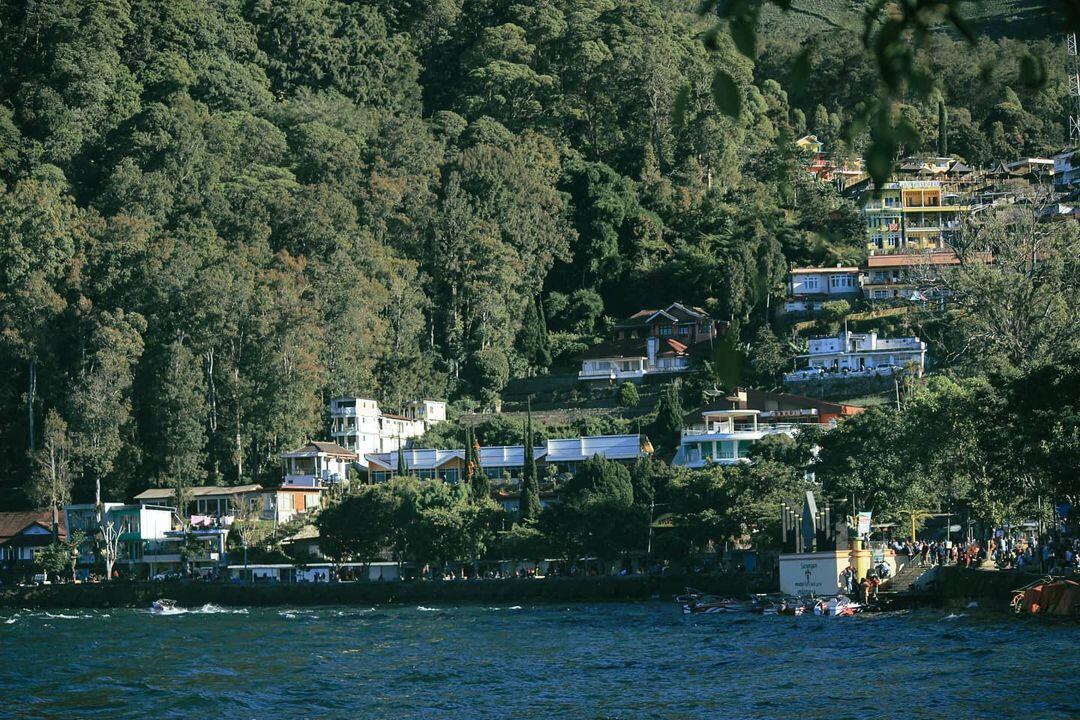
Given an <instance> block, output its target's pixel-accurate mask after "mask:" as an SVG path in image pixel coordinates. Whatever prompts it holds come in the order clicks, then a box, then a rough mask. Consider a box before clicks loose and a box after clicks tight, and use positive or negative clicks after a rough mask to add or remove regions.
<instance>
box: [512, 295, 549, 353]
mask: <svg viewBox="0 0 1080 720" xmlns="http://www.w3.org/2000/svg"><path fill="white" fill-rule="evenodd" d="M518 348H519V349H520V350H521V354H522V355H523V356H524V357H525V362H526V363H528V365H529V369H530V370H533V371H536V370H539V369H542V368H547V367H548V366H550V365H551V347H550V345H549V343H548V333H547V323H546V322H545V320H544V309H543V306H542V305H541V304H540V303H539V302H537V299H536V297H535V296H533V297H530V298H529V301H528V302H527V303H526V304H525V317H524V318H523V320H522V323H521V332H520V333H519V334H518Z"/></svg>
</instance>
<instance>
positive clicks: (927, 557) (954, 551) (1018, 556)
mask: <svg viewBox="0 0 1080 720" xmlns="http://www.w3.org/2000/svg"><path fill="white" fill-rule="evenodd" d="M888 545H889V547H890V548H891V549H892V550H893V551H894V552H896V554H897V555H906V556H908V557H909V558H911V560H910V561H911V562H912V563H914V564H915V565H916V566H917V567H931V566H933V565H959V566H961V567H969V568H970V567H980V566H981V565H982V564H983V563H984V562H985V561H987V559H989V560H990V561H992V562H993V563H994V566H995V567H997V568H999V569H1002V570H1022V571H1025V572H1045V573H1051V574H1055V575H1060V574H1080V538H1071V537H1066V536H1063V535H1061V534H1060V533H1051V534H1045V535H1042V536H1041V537H1033V536H1032V537H1029V536H1024V535H1008V534H1005V533H999V534H997V535H996V536H995V537H993V538H991V539H990V540H989V541H987V542H983V541H980V540H971V541H965V542H951V541H946V540H918V541H915V542H912V541H910V540H904V541H900V540H893V541H891V542H890V543H888Z"/></svg>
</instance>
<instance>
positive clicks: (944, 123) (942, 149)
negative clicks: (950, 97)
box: [937, 100, 949, 157]
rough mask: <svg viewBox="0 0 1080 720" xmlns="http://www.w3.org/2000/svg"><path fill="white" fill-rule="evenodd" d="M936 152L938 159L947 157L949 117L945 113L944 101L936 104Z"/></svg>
mask: <svg viewBox="0 0 1080 720" xmlns="http://www.w3.org/2000/svg"><path fill="white" fill-rule="evenodd" d="M937 145H938V148H937V151H938V157H948V156H949V116H948V114H946V111H945V101H944V100H938V104H937Z"/></svg>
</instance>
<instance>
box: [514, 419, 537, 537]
mask: <svg viewBox="0 0 1080 720" xmlns="http://www.w3.org/2000/svg"><path fill="white" fill-rule="evenodd" d="M540 510H541V505H540V481H539V480H538V479H537V477H536V457H535V455H534V454H533V426H532V403H529V405H528V419H527V420H526V422H525V468H524V470H523V472H522V475H521V490H520V495H519V498H518V522H519V523H521V524H522V525H524V524H527V523H530V522H535V521H536V519H537V518H538V517H540Z"/></svg>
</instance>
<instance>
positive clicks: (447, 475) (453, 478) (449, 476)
mask: <svg viewBox="0 0 1080 720" xmlns="http://www.w3.org/2000/svg"><path fill="white" fill-rule="evenodd" d="M439 477H440V478H442V479H443V482H448V483H450V484H451V485H453V484H455V483H457V481H458V470H457V468H447V469H445V470H440V471H439Z"/></svg>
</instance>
